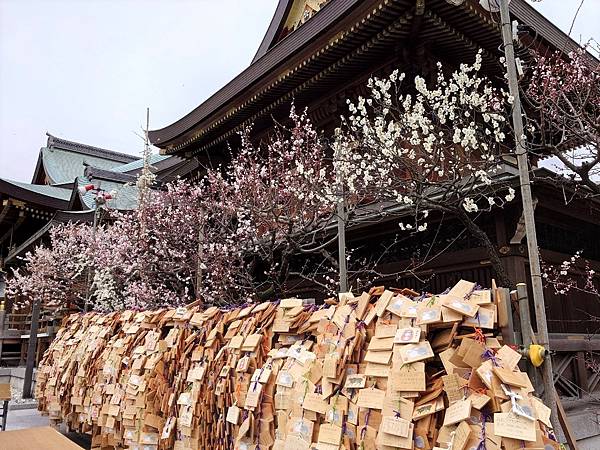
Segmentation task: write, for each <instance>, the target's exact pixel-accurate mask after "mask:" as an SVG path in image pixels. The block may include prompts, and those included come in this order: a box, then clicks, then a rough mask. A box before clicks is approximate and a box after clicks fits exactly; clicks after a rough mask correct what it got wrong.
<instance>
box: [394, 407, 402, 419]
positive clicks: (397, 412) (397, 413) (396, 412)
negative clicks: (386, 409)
mask: <svg viewBox="0 0 600 450" xmlns="http://www.w3.org/2000/svg"><path fill="white" fill-rule="evenodd" d="M394 417H395V418H396V419H400V418H401V417H402V416H401V415H400V411H396V410H395V409H394Z"/></svg>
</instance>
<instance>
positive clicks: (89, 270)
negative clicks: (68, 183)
mask: <svg viewBox="0 0 600 450" xmlns="http://www.w3.org/2000/svg"><path fill="white" fill-rule="evenodd" d="M94 205H95V208H94V223H93V225H92V242H93V243H96V227H97V226H98V196H97V195H96V199H95V200H94ZM91 271H92V269H91V267H88V271H87V294H86V296H85V304H84V305H83V312H84V313H86V312H88V309H89V306H90V288H91V286H90V284H91V283H92V280H91V278H92V272H91Z"/></svg>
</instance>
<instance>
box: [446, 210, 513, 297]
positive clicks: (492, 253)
mask: <svg viewBox="0 0 600 450" xmlns="http://www.w3.org/2000/svg"><path fill="white" fill-rule="evenodd" d="M457 215H458V218H459V219H460V221H461V222H462V223H463V225H464V226H465V228H466V229H467V231H468V232H469V233H470V234H471V236H473V237H474V238H476V239H477V240H478V241H479V242H480V243H481V245H482V246H483V247H484V248H485V250H486V251H487V254H488V256H489V258H490V262H491V263H492V267H493V268H494V271H495V272H496V276H497V277H498V280H497V281H498V283H499V284H500V285H501V286H502V287H505V288H509V289H513V288H514V282H513V281H512V280H511V279H510V277H509V276H508V274H507V273H506V270H505V269H504V265H503V264H502V260H501V259H500V254H499V253H498V249H497V248H496V246H495V245H494V243H493V242H492V241H491V240H490V238H489V236H488V235H487V234H486V233H485V231H483V230H482V229H481V227H480V226H479V225H477V224H476V223H475V222H474V221H473V220H472V219H471V217H469V215H468V214H467V213H466V212H465V211H463V210H462V209H459V210H458V214H457Z"/></svg>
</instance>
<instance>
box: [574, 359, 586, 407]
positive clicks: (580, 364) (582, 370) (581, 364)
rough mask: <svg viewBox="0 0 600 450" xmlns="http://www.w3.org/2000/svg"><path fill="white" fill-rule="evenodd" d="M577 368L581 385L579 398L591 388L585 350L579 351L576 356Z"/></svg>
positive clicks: (578, 381)
mask: <svg viewBox="0 0 600 450" xmlns="http://www.w3.org/2000/svg"><path fill="white" fill-rule="evenodd" d="M575 369H576V370H577V384H578V385H579V388H580V389H579V398H582V397H583V394H584V392H587V391H588V390H589V381H588V373H587V368H586V367H585V352H577V355H576V356H575Z"/></svg>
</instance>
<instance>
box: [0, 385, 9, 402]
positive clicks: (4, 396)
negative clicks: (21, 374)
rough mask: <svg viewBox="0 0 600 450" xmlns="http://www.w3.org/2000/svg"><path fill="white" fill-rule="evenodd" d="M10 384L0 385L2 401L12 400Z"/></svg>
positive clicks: (0, 398)
mask: <svg viewBox="0 0 600 450" xmlns="http://www.w3.org/2000/svg"><path fill="white" fill-rule="evenodd" d="M10 398H11V393H10V384H8V383H0V401H3V400H10Z"/></svg>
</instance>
